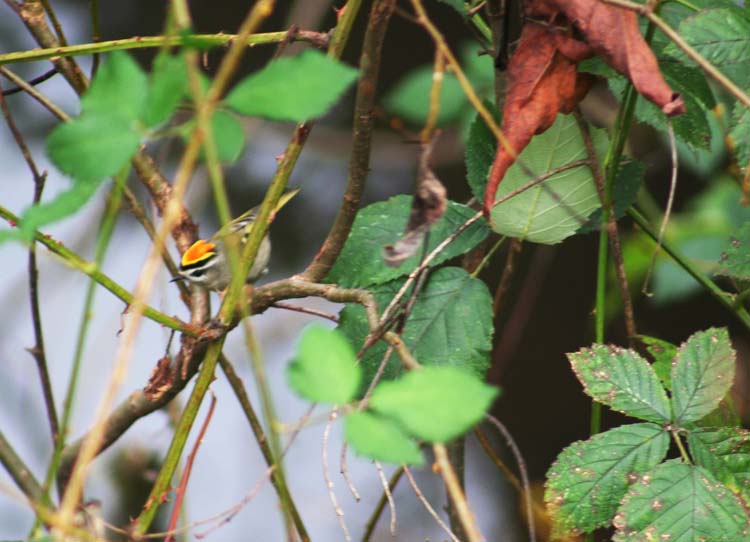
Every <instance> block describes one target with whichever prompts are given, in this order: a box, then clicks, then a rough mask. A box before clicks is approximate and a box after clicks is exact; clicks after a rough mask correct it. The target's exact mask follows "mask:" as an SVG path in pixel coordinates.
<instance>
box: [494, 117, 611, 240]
mask: <svg viewBox="0 0 750 542" xmlns="http://www.w3.org/2000/svg"><path fill="white" fill-rule="evenodd" d="M591 135H592V138H593V140H594V145H595V147H596V150H597V156H598V157H600V158H603V157H604V155H605V153H606V149H607V137H606V134H605V132H604V130H598V129H594V130H592V133H591ZM586 158H587V154H586V148H585V146H584V143H583V138H582V136H581V133H580V130H579V127H578V123H577V122H576V120H575V118H574V117H573V116H572V115H558V117H557V120H556V121H555V123H554V124H553V125H552V127H550V128H549V130H547V131H546V132H544V133H542V134H539V135H537V136H534V138H533V139H532V140H531V143H529V145H528V146H527V147H526V148H525V149H524V150H523V151H522V152H521V154H520V156H519V161H521V162H523V163H524V164H525V165H526V167H528V168H529V169H530V170H531V171H532V172H533V173H534V175H536V176H538V175H544V174H546V173H548V172H550V171H552V170H554V169H556V168H558V167H561V166H564V165H567V164H569V163H571V162H576V161H578V160H584V159H586ZM532 180H533V179H529V178H528V176H527V175H526V173H524V172H523V171H522V170H521V168H520V166H519V165H518V162H516V163H515V164H513V165H512V166H511V167H510V169H508V171H507V173H506V174H505V177H504V178H503V181H502V182H501V183H500V186H499V188H498V191H497V196H496V197H497V199H500V198H502V197H503V196H504V195H506V194H508V193H509V192H512V191H514V190H516V189H519V188H521V187H522V186H524V185H526V184H528V183H529V182H530V181H532ZM599 207H600V202H599V195H598V193H597V191H596V185H595V184H594V178H593V175H592V174H591V170H590V169H589V168H588V166H579V167H576V168H571V169H567V170H565V171H563V172H561V173H558V174H557V175H554V176H552V177H550V178H549V179H548V180H546V181H544V182H543V183H540V184H539V185H537V186H534V187H532V188H531V189H529V190H526V191H525V192H522V193H520V194H518V195H516V196H514V197H512V198H511V199H509V200H508V201H505V202H503V203H501V204H499V205H495V206H494V207H493V208H492V211H491V213H490V214H491V219H492V228H493V229H494V230H495V231H496V232H497V233H499V234H501V235H508V236H510V237H516V238H519V239H524V240H527V241H532V242H534V243H544V244H554V243H559V242H560V241H562V240H563V239H565V238H567V237H570V236H571V235H573V234H575V233H576V231H577V230H578V229H579V228H580V227H581V224H582V223H583V222H585V220H586V218H588V216H589V215H590V214H591V213H592V212H593V211H594V210H595V209H598V208H599Z"/></svg>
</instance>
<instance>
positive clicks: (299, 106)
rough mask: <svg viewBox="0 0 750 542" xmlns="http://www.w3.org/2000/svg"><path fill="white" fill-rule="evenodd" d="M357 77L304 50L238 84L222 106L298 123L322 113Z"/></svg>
mask: <svg viewBox="0 0 750 542" xmlns="http://www.w3.org/2000/svg"><path fill="white" fill-rule="evenodd" d="M357 74H358V71H357V70H355V69H354V68H352V67H350V66H347V65H345V64H342V63H340V62H337V61H336V60H334V59H332V58H329V57H327V56H326V55H324V54H323V53H321V52H319V51H314V50H307V51H304V52H303V53H302V54H300V55H298V56H296V57H293V58H280V59H278V60H273V61H271V62H270V63H269V64H268V65H267V66H266V67H264V68H263V69H262V70H260V71H259V72H257V73H254V74H252V75H249V76H248V77H246V78H245V79H243V80H242V81H240V82H239V83H238V84H237V86H235V87H234V88H233V89H232V90H231V91H230V92H229V95H228V96H227V98H226V100H225V102H226V104H227V105H228V106H229V107H231V108H233V109H235V110H236V111H238V112H240V113H242V114H243V115H249V116H254V117H263V118H267V119H272V120H288V121H293V122H301V121H305V120H310V119H314V118H316V117H320V116H322V115H323V114H324V113H326V111H328V110H329V109H330V108H331V106H333V104H334V103H336V101H337V100H338V99H339V98H340V97H341V95H342V94H343V93H344V91H346V89H347V88H349V86H350V85H351V84H352V82H354V80H355V79H356V78H357Z"/></svg>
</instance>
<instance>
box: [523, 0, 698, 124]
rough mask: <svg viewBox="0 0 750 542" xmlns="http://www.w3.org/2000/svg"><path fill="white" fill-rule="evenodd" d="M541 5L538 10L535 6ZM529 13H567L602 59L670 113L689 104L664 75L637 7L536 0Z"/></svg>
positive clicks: (587, 0)
mask: <svg viewBox="0 0 750 542" xmlns="http://www.w3.org/2000/svg"><path fill="white" fill-rule="evenodd" d="M535 8H539V12H537V13H535V12H534V9H535ZM528 10H529V11H528V14H529V15H531V16H535V15H537V16H538V15H549V14H550V10H553V11H559V12H562V13H564V14H565V16H566V17H567V19H568V20H569V21H570V22H572V23H573V24H574V25H575V27H576V28H577V29H578V30H579V31H580V32H581V34H583V38H584V40H585V41H586V43H587V44H588V45H589V46H590V47H591V48H592V49H593V50H594V51H595V52H596V54H598V55H599V56H601V57H602V59H603V60H604V61H605V62H606V63H607V64H609V65H610V66H612V67H613V68H614V69H616V70H617V71H618V72H620V73H621V74H623V75H624V76H626V77H627V78H629V79H630V81H631V82H632V83H633V85H634V86H635V88H636V89H637V90H638V92H639V93H640V94H641V95H642V96H643V97H645V98H646V99H647V100H649V101H651V102H653V103H655V104H656V105H658V106H659V107H660V108H661V109H662V111H664V113H666V114H667V115H670V116H674V115H680V114H682V113H684V112H685V104H684V102H683V100H682V97H680V95H679V94H677V93H676V92H674V91H673V90H672V89H671V88H670V87H669V85H667V83H666V81H664V78H663V77H662V75H661V72H660V71H659V64H658V62H657V61H656V57H655V56H654V53H653V51H651V48H650V47H649V46H648V43H646V40H644V39H643V36H642V35H641V32H640V30H639V29H638V16H637V15H636V13H635V12H634V11H631V10H629V9H625V8H622V7H619V6H613V5H609V4H605V3H603V2H601V0H532V1H531V2H529V4H528Z"/></svg>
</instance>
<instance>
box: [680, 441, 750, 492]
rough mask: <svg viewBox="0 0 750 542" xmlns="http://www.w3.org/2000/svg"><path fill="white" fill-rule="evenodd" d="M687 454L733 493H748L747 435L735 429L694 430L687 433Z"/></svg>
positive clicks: (749, 456) (749, 444)
mask: <svg viewBox="0 0 750 542" xmlns="http://www.w3.org/2000/svg"><path fill="white" fill-rule="evenodd" d="M687 439H688V446H690V455H691V456H692V458H693V460H694V461H695V463H696V464H697V465H700V466H701V467H703V468H705V469H706V470H708V471H709V472H710V473H711V474H713V475H714V476H715V477H716V478H717V479H718V480H720V481H721V482H723V483H724V484H725V485H726V486H727V487H729V488H730V489H731V490H732V491H734V492H736V493H744V494H745V495H747V494H748V490H750V433H748V431H746V430H745V429H741V428H739V427H712V428H701V429H695V430H693V431H690V432H689V433H688V437H687Z"/></svg>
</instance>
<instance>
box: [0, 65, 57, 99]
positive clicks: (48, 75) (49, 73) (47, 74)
mask: <svg viewBox="0 0 750 542" xmlns="http://www.w3.org/2000/svg"><path fill="white" fill-rule="evenodd" d="M55 75H57V70H56V69H55V68H52V69H51V70H47V71H46V72H44V73H43V74H42V75H40V76H38V77H34V78H33V79H29V80H28V81H27V84H28V85H29V86H32V87H33V86H35V85H38V84H40V83H44V82H45V81H47V80H48V79H51V78H52V77H54V76H55ZM23 91H24V89H23V88H22V87H12V88H9V89H7V90H3V92H2V94H3V96H11V95H13V94H17V93H19V92H23Z"/></svg>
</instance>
